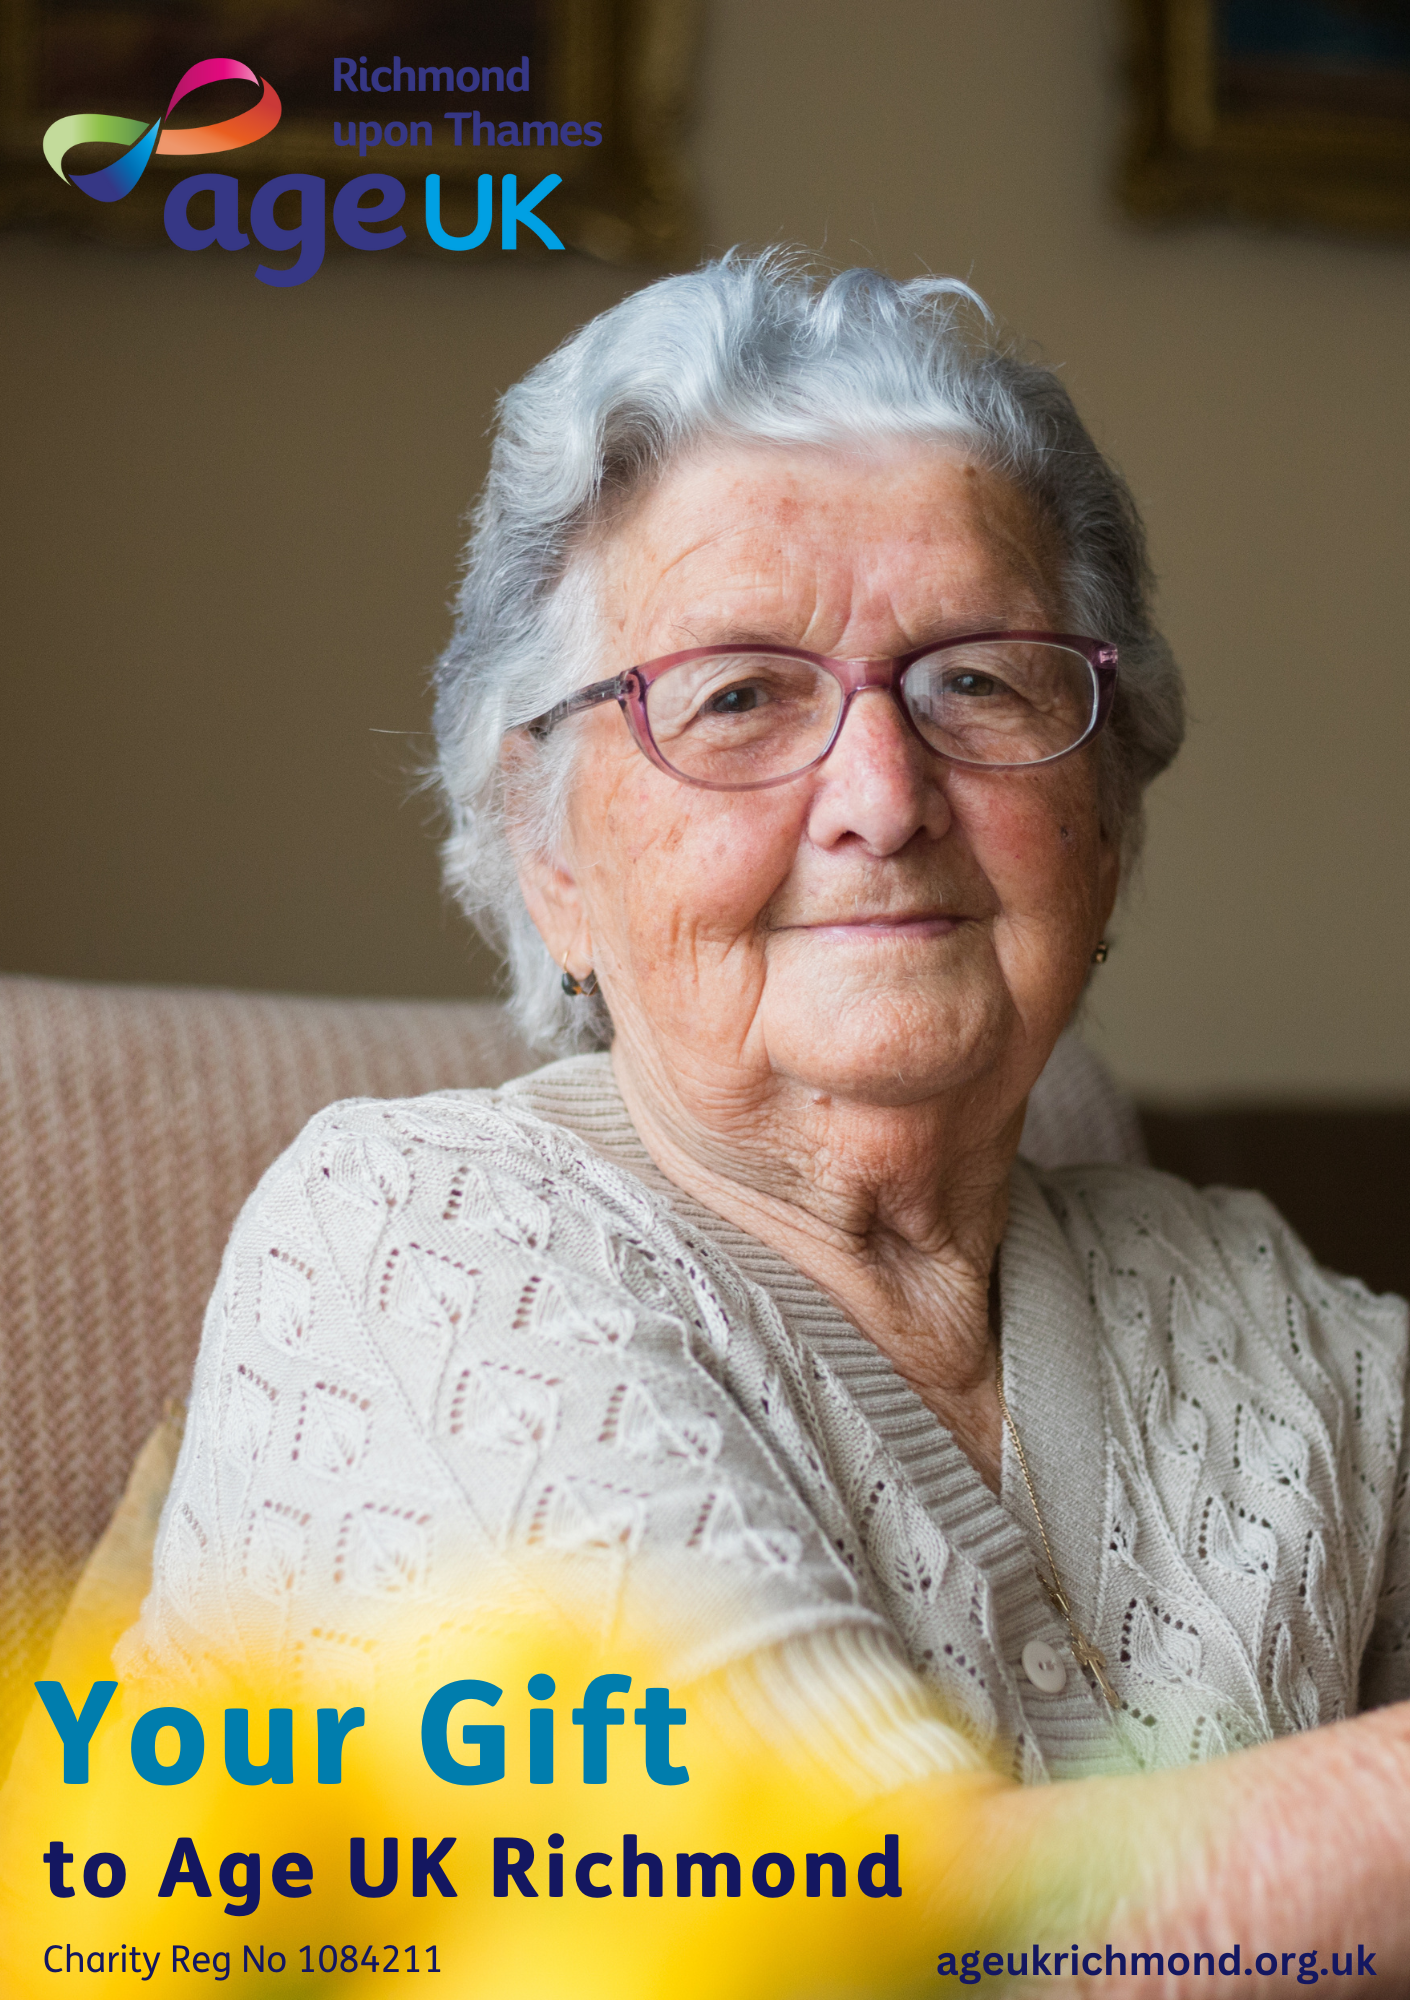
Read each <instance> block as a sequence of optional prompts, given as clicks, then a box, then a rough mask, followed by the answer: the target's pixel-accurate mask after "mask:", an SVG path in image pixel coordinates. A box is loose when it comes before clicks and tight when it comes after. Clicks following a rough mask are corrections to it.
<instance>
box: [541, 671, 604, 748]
mask: <svg viewBox="0 0 1410 2000" xmlns="http://www.w3.org/2000/svg"><path fill="white" fill-rule="evenodd" d="M621 698H622V676H621V675H620V674H619V675H618V676H617V677H616V679H615V680H610V681H593V682H592V683H591V684H590V685H589V686H588V687H582V688H578V689H577V690H576V691H575V692H574V693H573V694H570V695H568V696H567V698H566V699H565V700H563V701H560V702H558V703H556V704H555V706H554V707H552V708H548V709H545V710H544V712H543V714H542V715H536V716H535V717H534V719H533V721H532V722H526V723H525V724H524V727H525V728H526V729H527V730H528V732H529V734H530V736H532V737H533V738H534V740H535V742H538V743H541V742H542V741H543V739H544V737H545V736H547V734H548V732H549V731H550V730H551V729H556V728H557V727H558V724H559V723H560V722H566V721H567V719H568V717H569V716H570V715H579V714H581V712H582V711H583V709H585V708H596V707H597V705H598V703H599V702H603V701H620V700H621Z"/></svg>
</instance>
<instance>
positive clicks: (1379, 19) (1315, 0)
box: [1120, 0, 1410, 233]
mask: <svg viewBox="0 0 1410 2000" xmlns="http://www.w3.org/2000/svg"><path fill="white" fill-rule="evenodd" d="M1128 5H1129V9H1130V17H1131V26H1132V31H1133V32H1132V82H1133V91H1134V102H1133V107H1132V112H1133V115H1132V124H1131V136H1130V142H1129V145H1128V149H1127V153H1126V157H1125V160H1124V163H1123V167H1122V173H1121V181H1120V191H1121V196H1122V199H1123V202H1124V204H1125V206H1126V208H1127V209H1128V210H1129V211H1130V212H1131V213H1132V214H1135V215H1137V216H1141V217H1145V218H1173V217H1179V216H1190V215H1198V214H1210V213H1216V214H1217V213H1222V214H1225V215H1242V216H1249V217H1254V218H1257V219H1259V220H1262V221H1267V222H1282V223H1305V224H1312V225H1314V226H1323V227H1333V228H1350V229H1356V230H1363V231H1380V232H1385V233H1401V232H1410V0H1128Z"/></svg>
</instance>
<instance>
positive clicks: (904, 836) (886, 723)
mask: <svg viewBox="0 0 1410 2000" xmlns="http://www.w3.org/2000/svg"><path fill="white" fill-rule="evenodd" d="M949 824H950V807H949V801H948V799H947V798H946V795H945V765H944V764H943V762H942V760H941V759H940V758H938V757H932V756H931V755H930V753H929V752H928V751H927V750H926V748H925V746H924V745H923V744H922V743H921V742H920V741H919V740H918V738H917V737H916V735H915V732H914V731H913V730H912V729H911V727H910V725H909V723H908V722H907V720H906V717H905V715H904V713H903V712H902V709H901V706H900V703H899V701H898V699H897V698H896V696H895V695H893V694H892V693H891V692H890V690H889V689H887V688H882V687H866V688H860V689H858V691H857V692H856V694H854V695H853V696H852V698H851V700H850V702H849V703H848V705H847V711H846V713H845V715H844V716H843V718H842V728H841V731H840V733H839V735H838V738H837V741H836V742H835V743H834V744H833V746H832V750H831V752H830V754H829V755H828V757H827V759H826V760H825V762H824V763H823V764H822V765H821V766H820V767H819V770H818V784H817V790H816V792H815V795H814V800H813V810H812V814H811V817H810V827H809V831H810V835H811V838H812V839H813V841H814V842H815V843H816V844H818V845H820V846H831V845H833V844H835V843H836V842H837V841H839V840H842V839H845V838H846V837H847V836H848V835H849V834H850V835H852V836H853V837H854V838H856V839H859V840H861V841H862V842H863V844H864V845H865V846H867V847H869V848H870V849H871V850H872V851H873V852H874V853H877V854H892V853H895V852H896V851H897V850H898V849H899V848H902V847H904V846H905V844H906V842H907V841H908V840H910V839H911V838H912V836H913V835H914V834H916V833H917V832H918V831H920V830H921V829H922V828H923V829H924V830H925V831H926V832H927V833H929V834H930V835H931V836H932V837H934V838H938V837H939V836H940V835H941V834H943V833H944V832H945V831H946V829H947V828H948V826H949Z"/></svg>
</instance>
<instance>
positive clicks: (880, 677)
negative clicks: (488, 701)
mask: <svg viewBox="0 0 1410 2000" xmlns="http://www.w3.org/2000/svg"><path fill="white" fill-rule="evenodd" d="M996 639H1021V640H1026V641H1028V642H1029V643H1030V644H1033V645H1047V646H1064V647H1066V648H1067V650H1068V651H1069V652H1073V653H1080V654H1081V656H1082V658H1083V659H1084V660H1085V661H1086V662H1087V665H1088V666H1089V667H1090V668H1091V670H1092V675H1093V678H1094V680H1095V681H1096V690H1097V698H1096V701H1095V703H1094V705H1093V709H1092V720H1091V722H1090V723H1089V724H1088V725H1087V728H1086V729H1085V730H1084V731H1083V733H1082V735H1081V736H1079V737H1078V739H1077V741H1076V742H1075V743H1070V744H1069V745H1068V747H1067V748H1066V749H1065V750H1055V751H1054V752H1053V754H1052V756H1051V757H1035V758H1030V759H1028V760H1027V761H1025V762H1023V763H1015V764H999V763H991V762H988V761H987V760H985V759H982V758H977V757H956V756H953V755H951V753H950V752H949V751H946V750H937V749H936V748H935V745H934V744H933V743H928V742H927V741H926V739H925V737H924V736H923V735H922V734H921V732H920V730H919V728H918V727H917V726H916V722H915V718H914V717H913V716H912V714H911V712H910V709H909V708H908V707H907V706H906V700H905V696H904V695H903V693H902V691H901V682H902V679H903V677H904V676H905V674H906V673H907V671H908V670H909V669H910V668H911V667H913V666H914V665H915V663H916V661H917V660H923V659H925V658H926V657H927V656H928V655H929V654H931V653H946V652H949V651H951V650H952V649H953V648H955V647H957V646H973V645H976V644H978V643H980V642H981V641H982V642H986V643H987V642H988V641H990V640H996ZM718 653H743V654H747V653H762V654H767V655H769V656H770V657H771V658H774V659H784V660H806V661H808V663H809V664H810V665H811V666H814V667H821V668H822V669H823V670H824V671H825V672H826V673H829V674H831V675H832V677H833V679H834V680H835V681H837V682H838V683H839V685H840V686H841V688H842V697H843V699H842V706H841V708H840V709H839V710H838V712H837V722H836V725H835V727H834V728H833V731H832V734H831V736H829V737H828V739H827V742H826V744H825V745H824V747H823V748H822V749H821V750H820V751H819V752H818V754H817V756H816V757H813V758H811V759H810V760H809V762H808V763H806V764H800V765H799V767H798V769H797V770H796V771H787V772H785V773H784V774H783V776H782V777H778V778H758V779H756V780H755V781H754V782H753V783H752V784H745V785H737V784H727V783H721V782H720V781H719V780H717V779H713V778H692V777H689V776H688V775H687V774H686V773H685V772H684V771H678V770H677V769H676V768H675V766H674V764H668V763H667V762H666V759H665V758H664V757H663V756H662V754H661V752H660V750H659V749H658V748H657V745H656V739H655V737H654V736H653V735H652V733H651V723H650V720H649V718H648V716H647V713H646V694H647V690H648V688H649V687H650V686H651V684H652V682H653V681H657V680H659V679H660V678H661V676H662V674H664V673H668V672H669V671H670V669H671V668H672V667H680V666H684V665H685V663H686V662H687V661H688V660H704V659H709V658H710V657H711V656H712V655H714V654H718ZM1116 669H1117V652H1116V648H1115V646H1112V645H1109V644H1108V643H1107V642H1106V641H1105V640H1103V639H1083V638H1079V637H1077V636H1075V635H1074V634H1073V633H1071V632H965V633H963V634H961V636H960V637H959V638H956V639H939V640H935V641H933V642H932V643H931V644H930V645H928V646H916V647H913V648H912V650H911V651H910V652H909V653H896V654H894V655H892V656H891V657H890V658H882V659H875V660H840V659H834V658H833V657H832V656H831V655H830V654H827V653H809V652H805V651H804V649H803V648H802V647H801V646H770V645H766V644H763V643H762V642H758V643H750V644H746V645H740V646H692V647H690V648H689V649H688V650H687V651H686V652H684V653H663V654H662V655H661V657H660V658H659V659H656V660H647V661H645V662H644V664H643V665H641V666H639V667H628V669H627V671H626V672H625V673H624V674H618V675H616V676H615V678H614V679H612V680H610V681H593V682H592V683H591V685H590V686H588V687H582V688H579V689H578V690H577V692H576V693H575V694H570V695H568V696H567V697H566V698H565V699H564V700H563V701H560V702H558V703H556V705H555V706H554V707H553V708H549V709H545V710H544V713H543V714H542V715H536V716H535V717H534V719H533V721H532V722H529V723H526V724H525V725H524V726H525V728H526V729H527V730H528V732H529V734H530V735H531V736H533V737H535V738H537V739H539V740H540V741H541V740H542V739H543V738H544V737H545V736H547V734H548V732H549V731H550V730H551V729H554V728H556V727H557V725H558V724H559V723H560V722H564V721H566V720H567V718H568V717H569V716H570V715H579V714H581V713H582V711H583V710H584V709H588V708H596V707H597V706H598V704H599V703H600V702H604V701H615V702H616V703H617V705H618V707H619V708H620V709H621V711H622V713H623V715H624V716H625V717H626V720H627V727H628V728H629V729H630V730H631V733H632V738H633V741H634V742H635V743H636V746H637V748H638V750H640V751H641V752H642V754H643V755H644V756H646V757H648V758H650V760H651V762H652V763H653V764H654V765H655V766H656V768H657V769H658V770H659V771H664V772H665V773H666V775H667V776H668V777H671V778H675V779H676V780H677V781H678V782H679V783H680V784H682V785H698V786H699V787H700V788H701V789H702V790H703V791H707V792H762V791H767V790H768V789H770V787H772V786H774V785H788V784H791V783H792V782H793V780H794V779H795V778H801V777H803V776H804V775H805V773H807V772H808V771H815V770H816V769H817V767H818V765H819V764H821V763H822V761H823V759H824V758H825V757H828V756H830V755H831V753H832V751H833V749H834V747H835V746H836V743H837V739H838V737H839V736H840V735H841V734H842V728H843V725H844V723H845V722H846V720H847V713H848V710H849V709H850V708H851V706H852V702H853V700H854V699H855V697H856V696H857V695H859V694H861V693H862V692H863V691H864V690H865V689H867V688H882V689H884V690H885V692H886V693H887V694H889V695H890V696H891V697H892V699H893V700H894V701H895V703H896V706H897V708H899V709H900V711H901V714H902V715H903V716H904V717H905V719H906V724H907V727H908V728H909V729H910V732H911V734H912V735H913V736H914V737H915V739H916V741H917V742H918V743H920V744H921V745H922V747H923V748H924V749H926V750H928V751H929V752H930V754H931V756H932V757H941V758H943V759H944V760H945V762H946V763H949V764H963V765H965V766H966V768H967V769H969V770H973V771H1033V770H1037V769H1038V767H1039V766H1040V765H1043V764H1055V763H1057V762H1058V760H1059V759H1060V758H1062V757H1070V756H1071V755H1072V753H1073V751H1074V750H1080V749H1081V748H1082V746H1083V744H1084V743H1090V742H1091V740H1092V738H1093V737H1094V736H1095V735H1097V733H1098V732H1099V730H1101V728H1102V727H1103V725H1104V724H1105V722H1106V720H1107V718H1108V716H1109V715H1110V714H1111V704H1112V701H1113V699H1114V697H1115V694H1116Z"/></svg>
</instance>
